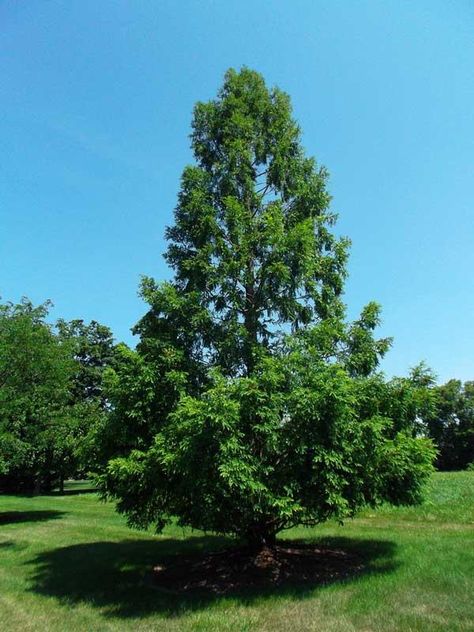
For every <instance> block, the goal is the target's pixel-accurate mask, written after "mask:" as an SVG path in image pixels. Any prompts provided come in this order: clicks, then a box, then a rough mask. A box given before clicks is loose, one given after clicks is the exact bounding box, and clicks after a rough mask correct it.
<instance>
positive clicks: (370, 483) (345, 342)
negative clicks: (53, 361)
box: [101, 69, 434, 546]
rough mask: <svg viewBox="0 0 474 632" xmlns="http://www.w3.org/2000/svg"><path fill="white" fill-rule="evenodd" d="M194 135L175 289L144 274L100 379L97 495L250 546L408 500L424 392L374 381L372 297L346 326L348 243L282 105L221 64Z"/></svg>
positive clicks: (171, 251) (134, 513)
mask: <svg viewBox="0 0 474 632" xmlns="http://www.w3.org/2000/svg"><path fill="white" fill-rule="evenodd" d="M192 129H193V131H192V135H191V139H192V148H193V151H194V156H195V159H196V164H195V165H193V166H189V167H186V168H185V170H184V172H183V176H182V180H181V191H180V193H179V197H178V204H177V207H176V211H175V223H174V225H173V226H172V227H170V228H168V230H167V237H168V241H169V246H168V250H167V253H166V258H167V261H168V263H169V264H170V265H171V267H172V268H173V270H174V273H175V274H174V279H173V280H172V281H170V282H166V283H161V284H157V283H155V282H154V281H153V280H151V279H147V278H146V279H144V280H143V283H142V296H143V297H144V298H145V300H146V301H147V302H148V303H149V305H150V309H149V311H148V313H147V314H146V315H145V316H144V317H143V318H142V320H141V321H140V322H139V323H138V325H137V326H136V328H135V333H137V334H138V335H139V336H140V342H139V344H138V346H137V350H136V352H130V351H127V352H124V357H123V362H122V363H121V364H120V366H119V367H118V368H117V370H116V372H115V377H114V378H113V379H114V384H115V388H114V389H113V391H111V392H112V393H113V394H112V396H111V397H112V402H113V405H114V411H113V413H112V415H111V417H110V419H109V421H108V422H107V424H106V426H105V427H104V429H103V433H102V434H103V437H105V438H106V440H105V443H108V444H109V454H114V452H115V458H113V459H112V460H111V461H110V462H109V464H108V466H107V468H106V470H105V471H104V474H103V476H102V479H101V480H102V486H103V491H104V493H105V494H108V495H110V496H112V497H114V498H116V499H117V501H118V508H119V510H120V511H122V512H124V513H125V514H126V515H127V517H128V519H129V521H130V523H131V524H134V525H136V526H140V527H146V526H148V525H149V524H155V525H156V527H157V528H158V529H161V528H162V527H163V525H164V524H166V523H167V522H169V521H170V520H171V517H172V516H177V518H178V521H179V523H180V524H182V525H188V526H192V527H197V528H202V529H208V530H214V531H218V532H222V533H232V534H236V535H238V536H240V537H243V538H245V539H246V540H247V541H248V542H249V543H251V544H255V545H256V546H260V545H261V544H262V543H271V542H272V541H273V540H274V538H275V535H276V533H278V532H279V531H281V530H282V529H286V528H289V527H291V526H293V525H296V524H308V525H309V524H316V523H318V522H321V521H324V520H327V519H329V518H331V517H335V518H337V519H339V520H343V519H344V518H346V517H348V516H352V515H353V514H354V513H355V512H356V511H357V510H358V509H359V508H360V507H362V506H364V505H375V504H377V503H380V502H383V501H390V502H393V503H396V504H403V503H413V502H417V501H418V500H419V499H420V497H421V490H422V486H423V482H424V481H425V479H426V477H427V476H428V474H429V473H430V471H431V461H432V459H433V457H434V450H433V447H432V445H431V443H430V442H429V441H427V440H423V439H419V438H417V436H416V429H415V422H416V420H417V418H418V412H419V408H420V406H421V405H422V401H421V400H422V397H421V395H422V387H421V385H418V384H417V383H416V381H415V380H414V379H412V378H413V376H412V377H411V379H407V380H405V381H403V380H401V381H400V382H394V383H386V382H385V381H384V380H383V379H382V377H381V376H380V375H378V374H377V373H376V369H377V365H378V362H379V360H380V358H381V356H383V355H384V354H385V353H386V351H387V350H388V348H389V346H390V342H391V341H390V340H389V339H382V340H377V339H375V338H374V329H375V328H376V327H377V325H378V324H379V319H380V308H379V306H378V305H377V304H376V303H369V305H367V306H366V307H365V308H364V310H363V311H362V313H361V316H360V317H359V319H357V320H356V321H355V322H354V323H349V324H347V323H346V322H345V308H344V305H343V303H342V301H341V293H342V290H343V284H344V279H345V276H346V268H345V265H346V260H347V248H348V241H347V240H346V239H340V238H337V237H336V236H335V235H334V233H333V232H332V231H331V229H332V227H333V225H334V222H335V216H334V214H333V213H332V212H331V211H330V210H329V203H330V196H329V194H328V192H327V190H326V180H327V172H326V170H325V169H324V168H323V167H320V166H318V165H317V164H316V162H315V160H314V159H312V158H307V157H306V156H305V154H304V151H303V148H302V146H301V139H300V130H299V128H298V125H297V124H296V123H295V121H294V120H293V118H292V116H291V105H290V100H289V97H288V96H287V95H286V94H284V93H283V92H281V91H280V90H279V89H277V88H273V89H268V88H267V86H266V85H265V82H264V80H263V78H262V77H261V76H260V75H259V74H258V73H256V72H253V71H251V70H248V69H243V70H242V71H240V72H236V71H234V70H230V71H229V72H228V73H227V74H226V77H225V81H224V85H223V87H222V89H221V90H220V92H219V95H218V97H217V99H215V100H213V101H210V102H208V103H198V104H197V105H196V107H195V110H194V117H193V124H192ZM395 394H396V396H397V397H398V396H399V394H400V397H399V399H400V402H399V404H398V406H397V405H395V404H393V402H392V398H393V396H394V395H395Z"/></svg>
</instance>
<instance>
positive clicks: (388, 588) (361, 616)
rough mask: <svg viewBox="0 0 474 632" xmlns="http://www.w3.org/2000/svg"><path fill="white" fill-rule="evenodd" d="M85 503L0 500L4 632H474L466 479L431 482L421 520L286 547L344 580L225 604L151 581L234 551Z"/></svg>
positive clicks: (471, 512) (392, 517) (473, 556)
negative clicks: (144, 529) (326, 560)
mask: <svg viewBox="0 0 474 632" xmlns="http://www.w3.org/2000/svg"><path fill="white" fill-rule="evenodd" d="M81 491H84V490H81V487H80V486H79V487H78V488H75V489H72V490H70V492H71V493H69V494H67V495H65V496H59V495H58V496H54V495H53V496H43V497H37V498H31V497H20V496H0V630H2V631H3V630H5V631H7V630H8V631H9V632H16V631H20V630H21V631H22V632H23V631H25V632H26V631H28V630H35V631H36V630H38V631H39V630H41V631H46V632H47V631H49V630H51V631H55V632H56V631H57V632H59V631H61V632H63V631H67V632H74V631H80V632H95V631H102V630H104V631H105V630H136V631H141V630H160V631H161V630H164V631H168V630H169V631H171V632H174V631H176V632H177V631H179V632H181V631H183V632H186V631H188V630H197V631H201V632H206V631H209V632H210V631H213V632H214V631H220V630H226V631H232V632H237V631H239V632H244V631H251V630H268V631H269V632H270V631H279V630H281V631H283V630H284V631H306V630H314V631H324V632H336V631H337V632H349V631H350V632H352V631H355V630H357V631H364V632H371V631H372V632H375V631H380V632H381V631H383V632H391V631H395V630H397V631H403V632H411V631H420V632H430V631H439V632H441V631H442V632H446V631H449V632H456V631H460V630H463V631H464V630H466V631H467V630H472V631H473V632H474V472H471V473H468V472H459V473H450V474H437V475H436V476H435V477H434V478H433V481H432V484H431V491H430V495H429V498H428V500H427V502H426V503H425V504H424V505H423V506H421V507H418V508H410V509H391V508H382V509H380V510H378V511H376V512H371V511H368V512H365V513H363V514H361V515H360V517H359V518H357V519H356V520H353V521H352V522H350V523H347V524H346V525H345V526H344V527H339V526H337V525H335V524H328V525H324V526H323V527H319V528H317V529H311V530H308V529H295V530H293V531H291V532H290V533H288V534H285V538H288V539H290V540H291V541H292V542H291V544H290V543H285V542H284V541H283V542H281V543H280V546H281V547H282V550H283V551H285V550H293V549H294V547H295V541H297V540H301V541H302V542H304V543H305V545H313V546H314V547H316V548H317V549H318V550H320V551H326V552H327V551H333V552H337V551H339V552H340V555H342V557H344V556H346V559H347V561H348V565H349V566H350V564H353V565H354V568H353V569H351V572H349V573H346V574H345V575H344V576H343V574H341V572H340V570H341V569H340V562H341V559H339V560H336V562H335V563H336V566H337V569H336V570H337V572H334V573H332V576H328V574H327V573H326V574H324V573H322V575H320V576H318V574H317V573H316V574H313V575H308V576H306V577H305V578H304V582H303V584H300V585H298V584H297V585H295V584H294V583H292V584H290V585H287V584H285V582H283V583H280V584H278V585H274V586H270V587H268V586H267V587H265V586H261V585H259V584H258V583H257V584H256V585H254V586H253V588H252V589H251V590H249V591H247V592H243V593H242V592H238V593H235V594H224V595H219V594H207V595H203V594H201V593H199V594H196V593H194V592H193V590H190V591H186V592H184V593H183V592H180V591H179V590H178V591H177V590H173V589H172V590H163V589H162V588H163V587H162V586H161V585H160V582H159V581H157V580H156V573H153V570H152V569H153V567H158V569H160V568H161V567H162V566H163V565H164V566H165V567H167V568H168V567H169V564H170V561H171V565H173V564H177V565H179V564H180V563H182V561H183V560H186V563H188V560H190V559H191V560H199V559H200V558H199V554H201V555H204V556H206V555H207V553H208V552H211V551H218V550H222V549H223V548H225V547H229V545H230V544H231V543H230V542H229V541H226V540H225V539H223V538H218V537H214V536H211V535H207V536H206V535H204V534H200V533H190V532H183V531H182V530H181V529H178V528H170V529H167V530H166V532H165V533H164V534H163V535H162V536H153V535H152V534H151V533H139V532H135V531H131V530H130V529H128V528H127V527H126V525H125V523H124V521H123V519H122V518H121V517H120V516H117V515H116V514H115V513H114V510H113V507H112V505H107V504H103V503H101V502H99V501H98V500H97V498H96V496H95V495H94V494H91V493H81ZM336 557H337V556H336ZM204 559H206V558H205V557H204ZM179 560H181V562H180V561H179ZM356 567H357V568H356ZM352 570H354V571H357V572H352ZM193 572H194V571H193V570H192V567H191V566H190V576H191V575H192V573H193ZM158 574H159V573H158ZM171 588H173V586H171ZM174 588H176V586H175V587H174Z"/></svg>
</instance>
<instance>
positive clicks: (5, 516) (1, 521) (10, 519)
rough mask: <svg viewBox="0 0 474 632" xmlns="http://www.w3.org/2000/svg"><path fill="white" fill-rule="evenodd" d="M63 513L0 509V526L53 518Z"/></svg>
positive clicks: (59, 516)
mask: <svg viewBox="0 0 474 632" xmlns="http://www.w3.org/2000/svg"><path fill="white" fill-rule="evenodd" d="M64 514H65V512H64V511H0V526H2V525H5V524H13V523H16V522H43V521H44V520H55V519H57V518H61V517H62V516H64Z"/></svg>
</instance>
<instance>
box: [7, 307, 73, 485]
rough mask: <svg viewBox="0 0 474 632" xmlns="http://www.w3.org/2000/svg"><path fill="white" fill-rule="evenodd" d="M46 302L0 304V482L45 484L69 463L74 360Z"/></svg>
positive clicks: (50, 481)
mask: <svg viewBox="0 0 474 632" xmlns="http://www.w3.org/2000/svg"><path fill="white" fill-rule="evenodd" d="M48 308H49V304H48V303H45V304H43V305H40V306H38V307H34V306H33V305H32V303H31V302H30V301H28V300H27V299H24V300H23V301H22V302H21V303H19V304H17V305H13V304H11V303H7V304H3V305H0V464H1V465H0V485H1V486H3V487H10V488H19V487H22V488H26V489H36V490H37V491H39V490H40V489H41V488H43V489H44V488H49V487H50V486H51V484H52V481H53V479H54V478H55V477H57V476H58V475H59V473H60V472H66V471H67V469H68V461H69V457H68V456H66V454H69V452H70V444H71V433H72V432H73V431H72V426H73V425H74V419H73V417H72V416H71V415H70V410H69V405H68V404H69V398H70V386H71V376H72V371H73V362H72V360H71V356H70V351H69V348H68V347H67V346H65V345H63V344H61V343H60V341H59V340H58V338H57V337H56V336H55V335H54V333H53V331H52V328H51V327H50V326H49V325H47V324H46V322H45V317H46V315H47V313H48Z"/></svg>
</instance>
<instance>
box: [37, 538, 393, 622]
mask: <svg viewBox="0 0 474 632" xmlns="http://www.w3.org/2000/svg"><path fill="white" fill-rule="evenodd" d="M283 542H284V541H283ZM232 544H234V542H233V541H231V540H228V539H226V538H223V537H217V536H203V537H192V538H188V539H186V540H176V539H166V540H157V539H149V540H123V541H121V542H92V543H88V544H78V545H73V546H67V547H64V548H58V549H53V550H51V551H47V552H45V553H42V554H40V555H38V556H37V557H36V558H35V559H34V560H33V561H31V562H29V564H32V565H33V566H34V575H33V577H32V580H33V581H32V586H31V590H32V591H33V592H35V593H37V594H41V595H46V596H53V597H56V598H58V599H60V600H61V601H63V602H65V603H67V604H74V603H79V602H87V603H89V604H91V605H93V606H95V607H99V608H102V609H103V612H104V615H105V616H108V617H121V618H126V617H137V616H143V615H146V614H151V613H154V612H155V613H161V614H163V615H164V616H168V617H173V616H179V615H180V614H183V613H184V612H186V611H192V610H196V609H200V608H205V607H206V606H207V605H209V604H210V603H212V602H216V601H218V600H219V599H222V597H221V596H218V595H215V594H203V593H199V594H197V593H193V592H186V593H183V592H181V593H179V592H172V591H164V590H162V589H160V588H158V587H157V585H156V583H155V579H154V575H153V573H152V568H153V567H154V566H156V564H159V563H162V562H163V561H165V563H167V564H168V563H169V562H170V561H171V562H173V561H177V562H179V560H180V559H181V560H182V559H183V556H184V557H185V558H188V559H189V557H190V556H191V557H194V556H195V558H196V559H199V558H200V557H203V555H204V554H206V553H208V552H209V551H217V550H220V549H223V548H224V547H228V546H229V545H232ZM311 544H314V545H315V546H322V547H328V548H329V547H331V548H337V549H342V550H344V551H347V552H348V553H349V554H351V555H356V556H358V558H359V559H360V560H361V561H362V564H363V568H362V569H360V568H359V570H358V571H357V573H352V575H350V574H349V573H348V574H346V576H345V577H344V578H340V577H339V578H336V579H333V580H329V581H325V582H321V581H319V582H318V581H316V582H307V583H306V584H304V585H295V584H292V585H291V586H288V585H280V586H272V587H267V588H264V589H263V588H262V589H252V590H250V589H249V590H246V591H239V592H234V593H228V594H226V598H227V599H228V598H232V599H237V600H238V601H239V602H240V603H242V604H251V603H252V602H253V600H255V599H258V598H262V597H265V596H271V595H277V594H278V595H287V596H290V597H293V598H295V599H301V598H305V597H309V596H311V594H312V592H313V591H314V589H315V588H318V587H322V586H323V585H328V584H330V583H336V582H341V581H343V582H349V581H351V579H352V578H354V577H355V576H356V575H357V576H361V575H367V574H378V573H387V572H390V571H392V570H394V569H395V568H396V564H395V562H394V561H393V556H394V552H395V544H394V543H393V542H390V541H382V540H357V539H353V538H324V540H321V541H315V542H311Z"/></svg>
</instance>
